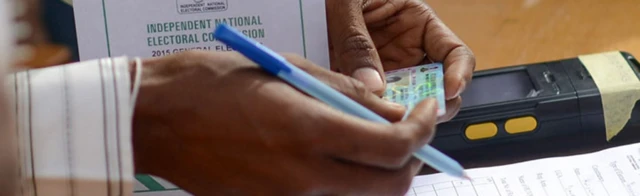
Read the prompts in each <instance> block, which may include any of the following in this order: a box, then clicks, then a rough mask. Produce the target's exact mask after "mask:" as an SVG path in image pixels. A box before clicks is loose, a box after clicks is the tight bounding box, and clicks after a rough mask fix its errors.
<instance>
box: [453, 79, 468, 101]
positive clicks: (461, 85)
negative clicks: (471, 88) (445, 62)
mask: <svg viewBox="0 0 640 196" xmlns="http://www.w3.org/2000/svg"><path fill="white" fill-rule="evenodd" d="M464 85H466V84H465V81H464V80H463V81H461V82H460V84H459V85H458V92H456V96H453V98H456V97H458V96H460V94H462V90H464V87H465V86H464Z"/></svg>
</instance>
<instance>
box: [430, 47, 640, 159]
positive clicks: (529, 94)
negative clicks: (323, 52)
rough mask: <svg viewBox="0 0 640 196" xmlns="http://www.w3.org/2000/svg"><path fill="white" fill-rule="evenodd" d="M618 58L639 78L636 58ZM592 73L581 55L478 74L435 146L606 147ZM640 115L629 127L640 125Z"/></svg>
mask: <svg viewBox="0 0 640 196" xmlns="http://www.w3.org/2000/svg"><path fill="white" fill-rule="evenodd" d="M609 54H611V53H609ZM614 54H616V55H617V54H619V55H620V56H621V57H622V58H624V60H623V61H624V65H622V66H628V68H630V69H629V71H630V72H633V75H635V77H637V78H640V64H639V63H638V61H637V60H636V59H635V58H634V57H633V56H632V55H631V54H629V53H627V52H614ZM600 64H601V65H597V66H602V67H606V66H609V65H607V64H606V63H600ZM605 69H615V67H614V66H610V67H606V68H605ZM590 71H591V72H590ZM593 71H594V70H589V69H588V68H587V67H586V66H585V64H584V62H583V60H581V59H580V58H579V57H575V58H569V59H561V60H555V61H549V62H540V63H533V64H526V65H519V66H509V67H505V68H499V69H492V70H484V71H478V72H476V73H474V76H473V80H472V82H471V84H470V85H469V86H468V87H467V89H466V91H465V92H464V93H463V94H462V95H461V97H462V100H463V101H462V107H461V110H460V111H459V113H458V114H457V116H456V117H455V118H453V119H452V120H451V121H448V122H446V123H443V124H440V125H438V127H437V133H436V136H435V137H434V140H433V141H432V143H431V144H432V145H433V146H434V147H436V148H438V149H440V150H443V151H445V152H453V151H465V150H473V149H477V148H478V147H487V146H489V147H490V146H499V145H503V144H505V143H514V142H515V143H518V142H532V143H534V144H535V143H536V142H538V143H539V144H540V145H545V142H544V141H548V139H550V138H554V137H566V138H571V139H570V140H576V141H578V143H580V142H584V143H591V142H605V143H606V142H607V139H606V138H607V137H606V132H607V130H606V129H607V128H606V126H605V125H606V123H605V112H604V109H605V108H606V107H603V102H602V101H603V99H602V94H601V88H600V89H599V87H598V85H597V82H596V80H594V77H593V76H592V72H593ZM634 79H636V78H634ZM636 80H638V79H636ZM634 103H635V101H634ZM626 107H629V108H631V107H635V105H629V106H626ZM635 110H637V109H634V111H635ZM636 113H640V112H633V113H632V115H631V118H630V119H629V120H628V121H627V125H630V124H640V115H638V114H636ZM627 127H629V126H626V125H625V129H627ZM624 131H626V130H624V129H623V130H622V132H624ZM638 131H639V132H640V129H639V130H638ZM576 141H574V143H575V142H576Z"/></svg>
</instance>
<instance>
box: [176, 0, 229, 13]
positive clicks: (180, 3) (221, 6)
mask: <svg viewBox="0 0 640 196" xmlns="http://www.w3.org/2000/svg"><path fill="white" fill-rule="evenodd" d="M228 4H229V3H228V1H227V0H176V6H177V9H178V13H179V14H195V13H205V12H220V11H225V10H227V7H228Z"/></svg>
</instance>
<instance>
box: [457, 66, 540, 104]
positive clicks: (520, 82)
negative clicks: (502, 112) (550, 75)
mask: <svg viewBox="0 0 640 196" xmlns="http://www.w3.org/2000/svg"><path fill="white" fill-rule="evenodd" d="M532 92H535V88H534V86H533V83H532V82H531V79H530V78H529V75H528V74H527V72H526V71H524V70H523V71H514V72H510V73H503V74H496V75H489V76H484V77H477V78H474V79H473V81H471V85H470V86H468V87H467V89H466V90H465V91H464V92H463V93H462V94H461V97H462V107H468V106H476V105H483V104H488V103H496V102H503V101H512V100H516V99H521V98H526V97H527V96H528V95H529V94H530V93H532Z"/></svg>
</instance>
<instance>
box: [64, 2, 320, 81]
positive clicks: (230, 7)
mask: <svg viewBox="0 0 640 196" xmlns="http://www.w3.org/2000/svg"><path fill="white" fill-rule="evenodd" d="M73 7H74V14H75V20H76V21H75V22H76V23H75V24H76V29H77V33H78V36H77V37H78V47H79V50H80V51H79V52H80V60H87V59H94V58H100V57H106V56H122V55H126V56H141V57H160V56H166V55H171V54H176V53H180V52H184V51H189V50H205V51H232V50H233V48H231V47H228V46H226V45H225V44H222V43H221V42H219V41H218V40H216V39H214V37H213V31H214V30H215V26H216V25H218V24H227V25H230V26H232V27H234V28H236V29H238V30H239V31H240V32H242V33H243V34H244V35H246V36H248V37H250V38H252V39H255V40H256V41H258V42H260V43H262V44H264V45H266V46H267V47H269V48H271V49H273V50H274V51H276V52H279V53H284V52H286V53H295V54H298V55H300V56H304V57H306V58H307V59H309V60H311V61H313V62H314V63H315V64H316V65H320V66H323V67H325V68H327V69H328V68H329V67H328V66H329V44H328V36H327V24H326V11H325V10H326V9H325V1H324V0H313V1H302V0H278V1H264V0H244V1H229V0H135V1H122V0H74V1H73Z"/></svg>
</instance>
